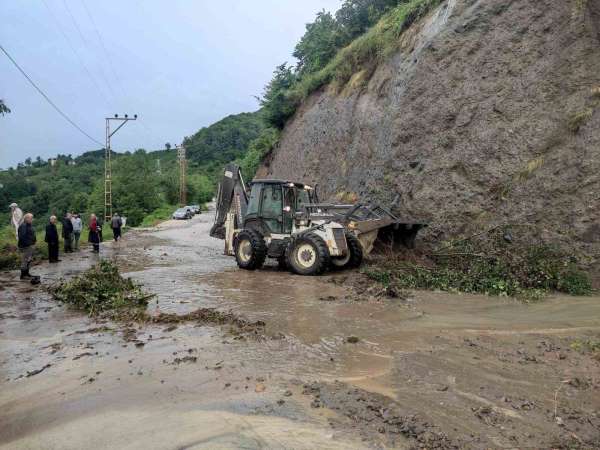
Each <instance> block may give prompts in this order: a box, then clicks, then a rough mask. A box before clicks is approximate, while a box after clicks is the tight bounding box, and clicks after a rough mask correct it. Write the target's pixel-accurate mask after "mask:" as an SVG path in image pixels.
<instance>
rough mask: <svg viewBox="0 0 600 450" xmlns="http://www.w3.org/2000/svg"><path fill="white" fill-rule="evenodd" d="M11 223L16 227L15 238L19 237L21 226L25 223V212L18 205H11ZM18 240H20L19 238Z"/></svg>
mask: <svg viewBox="0 0 600 450" xmlns="http://www.w3.org/2000/svg"><path fill="white" fill-rule="evenodd" d="M10 222H11V223H12V225H13V227H15V236H18V235H19V226H20V225H21V224H22V223H23V211H22V210H21V208H19V205H17V204H16V203H11V204H10ZM17 240H19V238H18V237H17Z"/></svg>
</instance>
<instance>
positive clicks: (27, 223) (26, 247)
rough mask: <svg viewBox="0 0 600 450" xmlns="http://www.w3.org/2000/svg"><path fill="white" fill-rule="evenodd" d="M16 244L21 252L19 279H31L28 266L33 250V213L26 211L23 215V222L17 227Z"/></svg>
mask: <svg viewBox="0 0 600 450" xmlns="http://www.w3.org/2000/svg"><path fill="white" fill-rule="evenodd" d="M17 234H18V246H19V253H20V254H21V280H25V279H31V278H32V275H31V274H30V273H29V266H30V265H31V261H32V259H33V252H34V251H35V240H36V239H35V230H34V229H33V214H31V213H27V214H25V216H23V223H22V224H21V225H20V226H19V229H18V232H17Z"/></svg>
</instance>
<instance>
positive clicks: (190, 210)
mask: <svg viewBox="0 0 600 450" xmlns="http://www.w3.org/2000/svg"><path fill="white" fill-rule="evenodd" d="M183 208H184V209H187V210H188V211H189V212H190V214H191V215H192V216H193V215H194V214H196V211H194V208H193V207H192V206H190V205H187V206H184V207H183Z"/></svg>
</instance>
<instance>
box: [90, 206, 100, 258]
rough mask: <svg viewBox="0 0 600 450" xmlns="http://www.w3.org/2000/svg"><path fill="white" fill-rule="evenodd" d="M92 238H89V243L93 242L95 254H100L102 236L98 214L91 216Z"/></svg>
mask: <svg viewBox="0 0 600 450" xmlns="http://www.w3.org/2000/svg"><path fill="white" fill-rule="evenodd" d="M89 228H90V236H89V237H88V241H89V242H91V243H92V244H93V246H94V253H98V252H100V234H99V232H98V229H99V227H98V220H97V219H96V214H92V215H91V216H90V225H89Z"/></svg>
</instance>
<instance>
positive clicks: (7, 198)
mask: <svg viewBox="0 0 600 450" xmlns="http://www.w3.org/2000/svg"><path fill="white" fill-rule="evenodd" d="M264 128H265V127H264V125H263V121H262V119H261V116H260V113H259V112H256V113H243V114H238V115H233V116H229V117H226V118H225V119H223V120H221V121H219V122H217V123H215V124H213V125H211V126H209V127H206V128H203V129H201V130H200V131H198V132H197V133H196V134H194V135H193V136H191V137H186V138H185V139H184V144H185V145H186V147H187V148H188V178H187V192H188V202H189V203H198V204H202V203H205V202H207V201H209V200H210V199H211V198H212V196H213V193H214V189H215V186H216V179H217V176H218V173H219V171H220V168H221V167H222V166H223V164H225V163H226V162H229V161H231V160H239V161H240V162H243V157H244V156H245V155H246V153H247V151H248V149H249V148H252V147H253V146H252V142H253V141H254V140H257V139H258V138H259V137H260V133H261V132H262V131H263V129H264ZM167 147H170V145H167ZM112 161H113V201H114V210H115V211H117V212H120V213H122V214H123V215H125V216H127V219H128V223H129V224H131V225H133V226H135V225H139V224H141V223H142V222H143V220H144V218H146V217H147V216H151V215H153V214H155V213H156V212H162V213H163V214H168V213H169V212H170V211H171V210H172V209H173V208H174V207H175V205H176V204H177V202H178V198H179V197H178V196H179V178H178V176H179V172H178V164H177V158H176V151H175V150H174V149H172V150H166V149H165V150H159V151H152V152H147V151H146V150H144V149H138V150H136V151H134V152H125V153H116V152H113V154H112ZM246 166H247V167H248V165H247V164H246ZM103 175H104V150H97V151H92V152H87V153H84V154H82V155H81V156H78V157H75V158H74V157H72V156H71V155H61V154H59V155H57V156H56V158H52V160H48V161H46V160H42V159H41V158H39V157H38V158H36V159H33V160H32V159H31V158H27V159H26V160H25V161H24V162H23V163H20V164H19V165H18V166H17V167H16V168H10V169H8V170H4V171H0V186H1V187H0V204H3V205H6V206H8V205H9V204H10V203H12V202H16V203H18V204H19V205H20V206H21V208H22V209H23V210H24V211H31V212H32V213H33V214H34V215H35V216H37V217H41V216H49V215H50V214H56V215H62V214H64V213H65V212H66V211H76V212H80V213H82V214H89V213H92V212H94V213H96V214H98V216H100V215H101V214H103V208H104V206H103V205H104V181H103ZM6 211H7V217H8V209H7V210H6Z"/></svg>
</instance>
